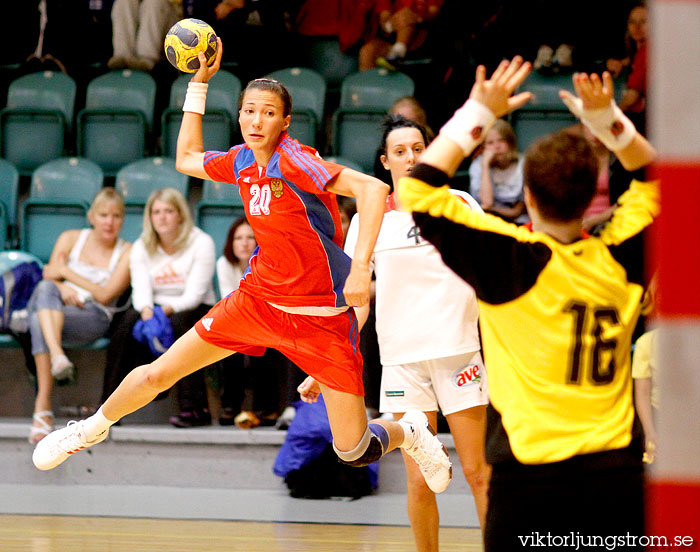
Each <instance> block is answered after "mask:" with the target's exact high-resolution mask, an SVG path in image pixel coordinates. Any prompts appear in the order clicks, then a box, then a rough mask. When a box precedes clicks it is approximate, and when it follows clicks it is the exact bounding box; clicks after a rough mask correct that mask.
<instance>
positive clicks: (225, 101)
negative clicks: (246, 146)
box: [0, 67, 414, 176]
mask: <svg viewBox="0 0 700 552" xmlns="http://www.w3.org/2000/svg"><path fill="white" fill-rule="evenodd" d="M268 76H269V77H271V78H275V79H277V80H279V81H280V82H282V83H283V84H284V85H285V86H286V87H287V88H288V90H289V91H290V94H291V95H292V102H293V110H292V114H291V119H292V120H291V125H290V134H292V136H294V137H295V138H297V139H299V140H300V141H301V142H302V143H306V144H309V145H312V146H316V145H317V144H318V143H319V140H318V138H319V137H320V136H321V135H322V134H323V133H322V130H324V129H323V125H324V121H325V110H326V81H325V80H324V78H323V77H322V76H321V75H320V74H319V73H317V72H316V71H314V70H312V69H308V68H302V67H295V68H288V69H282V70H279V71H275V72H273V73H271V74H270V75H268ZM190 78H191V76H190V75H181V76H180V77H178V78H177V79H176V80H175V81H174V82H173V84H172V86H171V88H170V95H169V102H168V107H167V108H166V109H165V110H164V111H163V113H162V116H161V117H160V135H159V137H160V139H161V145H160V153H161V154H162V155H163V156H166V157H174V156H175V148H176V143H177V134H178V131H179V127H180V122H181V120H182V111H181V109H182V103H183V101H184V98H185V93H186V89H187V83H188V82H189V80H190ZM241 86H242V85H241V82H240V80H239V79H238V77H236V76H235V75H234V74H233V73H230V72H227V71H224V70H221V71H219V72H218V73H217V74H216V75H215V76H214V77H213V78H212V80H211V81H210V86H209V91H208V94H207V113H206V115H205V116H204V119H203V131H204V146H205V149H216V150H224V149H227V148H228V147H229V146H230V145H231V144H232V143H235V142H237V141H238V135H237V130H238V98H239V95H240V91H241ZM156 88H157V85H156V82H155V80H154V79H153V77H151V75H150V74H148V73H145V72H140V71H131V70H123V71H112V72H110V73H106V74H104V75H100V76H99V77H96V78H95V79H93V80H92V81H90V83H88V86H87V88H86V96H85V108H84V109H82V110H81V111H80V112H79V113H77V115H75V114H74V109H75V97H76V85H75V82H74V81H73V79H71V77H69V76H68V75H66V74H63V73H58V72H52V71H45V72H41V73H34V74H30V75H25V76H23V77H19V78H17V79H15V80H14V81H13V82H12V83H11V84H10V87H9V90H8V101H7V107H6V108H5V109H3V110H2V111H1V112H0V157H3V158H5V159H7V160H9V161H11V162H12V163H13V164H14V165H15V166H16V167H17V169H18V170H19V172H20V174H21V175H30V174H31V173H32V171H33V170H34V169H35V168H36V167H38V166H39V165H41V164H42V163H45V162H46V161H49V160H51V159H55V158H58V157H61V156H63V155H65V154H66V153H69V152H71V151H72V148H71V147H70V145H69V143H68V142H69V137H70V136H73V135H74V136H75V151H76V152H77V155H78V156H80V157H84V158H86V159H90V160H92V161H94V162H95V163H97V164H98V165H99V166H100V167H101V168H102V170H103V171H104V173H105V175H106V176H114V175H116V173H117V171H118V170H119V169H120V168H121V167H123V166H124V165H126V164H128V163H130V162H132V161H134V160H136V159H140V158H143V157H145V156H146V155H148V154H150V153H152V152H153V151H155V149H154V148H153V147H151V145H152V144H151V142H152V140H151V139H152V138H153V137H154V133H155V131H156V126H157V125H156V121H155V117H156V114H155V98H156ZM413 91H414V85H413V81H412V80H411V79H410V77H408V76H407V75H404V74H402V73H390V72H387V71H385V70H374V71H368V72H364V73H354V74H351V75H349V76H348V77H346V78H345V79H344V80H343V82H342V86H341V96H340V107H339V109H338V110H337V112H336V113H335V115H334V119H333V121H334V123H333V124H334V129H333V135H334V137H335V138H334V141H333V153H334V154H336V155H341V156H343V157H348V158H350V159H353V160H355V161H356V162H358V163H359V164H360V165H361V166H363V167H364V168H365V169H367V170H371V168H372V163H371V162H370V161H369V156H368V155H367V152H368V151H369V149H371V147H373V146H374V145H376V143H377V142H378V141H379V137H378V136H377V135H378V122H379V121H380V120H381V117H382V116H383V114H384V113H385V112H386V110H387V109H388V108H389V107H390V106H391V104H392V102H393V101H394V100H396V99H398V98H399V97H401V96H408V95H412V94H413ZM368 130H370V131H369V132H368ZM358 136H359V137H360V138H359V140H358ZM367 140H370V141H371V142H372V144H371V147H368V145H367Z"/></svg>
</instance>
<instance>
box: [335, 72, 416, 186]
mask: <svg viewBox="0 0 700 552" xmlns="http://www.w3.org/2000/svg"><path fill="white" fill-rule="evenodd" d="M414 90H415V84H414V82H413V79H411V77H409V76H408V75H405V74H403V73H398V72H390V71H387V70H386V69H371V70H369V71H363V72H360V73H353V74H352V75H349V76H348V77H346V78H345V79H344V80H343V84H342V86H341V89H340V106H339V107H338V109H337V110H336V111H335V113H334V114H333V123H332V124H333V154H334V155H337V156H340V157H345V158H347V159H350V160H351V161H354V162H355V163H357V164H358V165H360V166H361V167H362V168H363V170H364V172H368V173H370V174H371V173H372V172H373V170H374V159H375V157H376V150H377V148H378V147H379V143H380V141H381V124H382V121H383V120H384V116H385V115H386V113H387V111H388V110H389V108H391V106H392V104H393V103H394V102H395V101H396V100H398V99H399V98H402V97H404V96H412V95H413V93H414Z"/></svg>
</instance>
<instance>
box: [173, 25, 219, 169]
mask: <svg viewBox="0 0 700 552" xmlns="http://www.w3.org/2000/svg"><path fill="white" fill-rule="evenodd" d="M216 41H217V42H218V48H217V50H216V59H215V60H214V63H213V64H212V65H211V67H208V66H207V60H206V56H205V55H204V53H200V54H199V70H198V71H197V72H196V73H195V74H194V76H193V77H192V80H191V81H190V83H189V85H188V87H187V95H186V96H185V103H184V105H183V106H182V111H184V113H183V116H182V124H181V125H180V133H179V134H178V136H177V153H176V157H175V166H176V167H177V170H178V171H180V172H181V173H184V174H188V175H190V176H194V177H195V178H209V177H208V176H207V173H206V172H205V170H204V140H203V138H202V115H204V107H205V104H206V100H207V88H208V87H209V84H208V83H209V79H211V78H212V77H213V76H214V75H215V74H216V72H217V71H218V70H219V66H220V65H221V53H222V51H223V49H222V47H221V39H220V38H217V39H216Z"/></svg>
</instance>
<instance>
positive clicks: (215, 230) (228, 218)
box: [195, 180, 245, 256]
mask: <svg viewBox="0 0 700 552" xmlns="http://www.w3.org/2000/svg"><path fill="white" fill-rule="evenodd" d="M242 216H245V210H244V208H243V200H242V199H241V194H240V193H239V191H238V186H236V185H234V184H224V183H221V182H212V181H211V180H205V181H204V182H203V183H202V200H201V201H200V202H198V203H197V206H196V207H195V222H196V224H197V226H198V227H199V228H201V229H202V230H204V231H205V232H206V233H207V234H209V235H210V236H211V237H212V238H213V239H214V246H215V247H216V252H217V256H218V255H220V254H222V252H223V248H224V244H225V243H226V236H227V235H228V230H229V228H230V227H231V224H233V221H235V220H236V219H237V218H238V217H242Z"/></svg>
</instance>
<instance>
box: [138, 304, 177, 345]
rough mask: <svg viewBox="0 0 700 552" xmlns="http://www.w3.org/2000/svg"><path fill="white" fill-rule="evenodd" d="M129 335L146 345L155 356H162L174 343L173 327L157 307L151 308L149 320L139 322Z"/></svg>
mask: <svg viewBox="0 0 700 552" xmlns="http://www.w3.org/2000/svg"><path fill="white" fill-rule="evenodd" d="M131 335H132V336H133V337H134V339H135V340H136V341H138V342H139V343H143V344H144V345H148V347H149V349H151V352H152V353H153V354H154V355H155V356H160V355H162V354H163V353H164V352H165V351H167V350H168V348H169V347H170V346H171V345H172V344H173V342H174V341H175V338H174V336H173V325H172V324H171V323H170V319H169V318H168V317H167V316H165V313H164V312H163V309H162V308H161V307H160V306H159V305H156V306H155V307H153V316H152V317H151V318H149V319H148V320H139V321H138V322H136V324H134V329H133V330H132V331H131Z"/></svg>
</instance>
